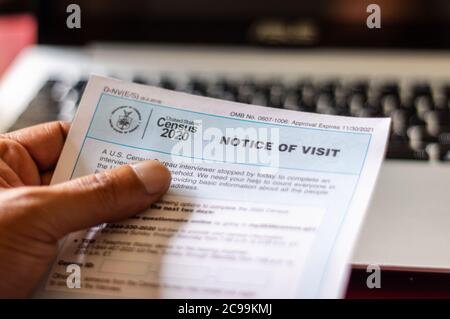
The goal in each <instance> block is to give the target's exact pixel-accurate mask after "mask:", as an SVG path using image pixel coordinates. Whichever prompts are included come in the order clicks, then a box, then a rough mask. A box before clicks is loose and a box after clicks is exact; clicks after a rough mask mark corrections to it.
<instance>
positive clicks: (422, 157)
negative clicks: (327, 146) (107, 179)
mask: <svg viewBox="0 0 450 319" xmlns="http://www.w3.org/2000/svg"><path fill="white" fill-rule="evenodd" d="M133 81H134V82H136V83H141V84H148V85H155V86H159V87H163V88H166V89H170V90H177V91H182V92H187V93H191V94H196V95H202V96H209V97H214V98H219V99H225V100H230V101H237V102H242V103H249V104H257V105H263V106H267V107H275V108H283V109H290V110H298V111H304V112H316V113H323V114H333V115H345V116H356V117H391V118H392V129H391V135H390V139H389V144H388V149H387V154H386V157H387V158H388V159H404V160H419V161H428V160H433V161H449V162H450V83H443V84H442V85H439V86H437V87H436V86H431V85H430V84H429V83H426V82H421V83H415V84H411V85H409V86H408V87H403V86H401V85H400V84H399V83H397V82H395V81H393V82H385V83H378V84H373V83H371V82H370V81H355V82H353V83H345V84H344V83H343V82H342V81H339V80H334V79H333V80H331V79H330V80H325V81H321V82H316V81H311V80H308V79H300V80H299V81H298V82H296V83H290V84H285V83H283V82H281V81H277V80H273V81H265V82H261V81H254V80H250V79H247V80H239V81H236V80H231V79H225V78H222V79H215V80H205V79H201V78H196V77H191V78H189V79H186V80H184V81H178V80H175V79H174V78H170V77H166V76H161V77H159V78H157V79H152V80H150V79H148V78H145V77H142V76H136V77H134V78H133ZM85 86H86V80H85V79H80V80H79V81H78V82H76V83H75V84H74V85H69V84H67V83H65V82H64V81H60V80H56V79H50V80H48V81H47V82H46V83H45V84H44V86H43V87H42V88H41V90H40V91H39V93H38V94H37V95H36V97H35V98H34V99H33V100H32V101H31V103H30V105H29V106H28V108H27V109H26V110H25V112H24V113H23V114H22V115H21V116H20V117H19V119H18V120H17V122H16V123H15V124H14V125H13V127H11V128H10V130H16V129H20V128H23V127H27V126H30V125H34V124H38V123H42V122H47V121H53V120H65V121H70V120H72V118H73V116H74V114H75V112H76V108H77V105H78V102H79V100H80V98H81V95H82V94H83V90H84V88H85Z"/></svg>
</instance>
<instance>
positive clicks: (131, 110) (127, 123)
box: [109, 105, 142, 134]
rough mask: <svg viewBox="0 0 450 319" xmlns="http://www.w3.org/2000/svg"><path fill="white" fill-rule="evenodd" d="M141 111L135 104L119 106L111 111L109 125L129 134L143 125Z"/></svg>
mask: <svg viewBox="0 0 450 319" xmlns="http://www.w3.org/2000/svg"><path fill="white" fill-rule="evenodd" d="M141 121H142V117H141V113H140V112H139V111H138V109H136V108H135V107H133V106H127V105H123V106H119V107H118V108H116V109H114V111H112V112H111V116H110V118H109V125H111V128H112V129H113V130H114V131H116V132H118V133H121V134H128V133H131V132H134V131H136V130H137V129H138V128H139V126H140V125H141Z"/></svg>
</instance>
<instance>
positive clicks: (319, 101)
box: [0, 0, 450, 272]
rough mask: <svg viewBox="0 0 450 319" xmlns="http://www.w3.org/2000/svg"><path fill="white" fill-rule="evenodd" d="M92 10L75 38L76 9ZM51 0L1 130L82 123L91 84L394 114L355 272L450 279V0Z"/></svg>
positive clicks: (9, 94) (3, 91)
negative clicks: (118, 82) (375, 7)
mask: <svg viewBox="0 0 450 319" xmlns="http://www.w3.org/2000/svg"><path fill="white" fill-rule="evenodd" d="M71 3H77V4H78V5H79V6H80V8H81V28H80V29H76V28H75V29H69V28H68V27H67V25H66V22H67V21H66V20H67V18H68V16H69V14H70V13H67V12H66V9H67V6H68V5H69V4H71ZM369 3H370V2H367V1H352V0H316V1H306V0H304V1H303V0H295V1H293V0H277V1H275V0H266V1H256V0H243V1H239V2H229V1H216V2H214V3H212V2H210V1H206V0H192V1H188V2H186V1H181V0H166V1H155V0H145V1H138V0H128V1H119V0H96V1H87V0H84V1H73V0H70V1H66V0H58V1H40V2H39V3H38V4H37V6H36V7H35V8H33V9H34V10H36V15H37V17H38V20H39V21H38V22H39V45H37V46H35V47H32V48H30V49H28V50H26V51H24V52H23V53H22V54H21V55H20V56H19V58H18V59H17V60H16V62H15V64H14V65H13V66H12V67H11V68H10V69H9V72H8V73H7V74H6V75H5V76H4V77H3V79H2V82H1V83H0V131H2V132H5V131H11V130H15V129H19V128H22V127H26V126H29V125H33V124H36V123H40V122H45V121H51V120H71V119H72V117H73V116H74V114H75V112H76V109H77V103H78V101H79V99H80V97H81V94H82V93H83V89H84V86H85V84H86V79H87V77H88V75H89V74H91V73H97V74H101V75H107V76H112V77H115V78H119V79H124V80H130V81H134V82H138V83H144V84H149V85H156V86H161V87H164V88H167V89H173V90H179V91H184V92H190V93H193V94H198V95H204V96H212V97H216V98H222V99H227V100H234V101H239V102H244V103H252V104H258V105H264V106H267V107H276V108H287V109H293V110H298V111H303V112H320V113H327V114H337V115H345V116H363V117H378V116H389V117H391V118H392V120H393V124H392V132H391V136H390V140H389V146H388V149H387V153H386V161H385V163H384V164H383V168H382V171H381V175H380V178H379V181H378V185H377V188H376V191H375V194H374V196H373V199H372V203H371V206H370V209H369V212H368V215H367V218H366V221H365V224H364V227H363V229H362V231H361V234H360V238H359V241H358V244H357V249H356V251H355V254H354V257H353V265H354V267H366V266H367V265H379V266H381V267H382V268H383V269H392V270H408V271H432V272H449V271H450V249H449V243H450V197H449V196H448V194H449V190H450V51H449V49H450V3H449V2H448V1H447V0H433V1H412V0H401V1H400V0H398V1H384V0H383V1H382V0H380V1H377V3H378V4H379V7H380V9H381V15H380V17H381V28H373V29H370V28H368V26H367V23H366V19H367V17H368V16H369V15H370V14H371V12H367V5H368V4H369Z"/></svg>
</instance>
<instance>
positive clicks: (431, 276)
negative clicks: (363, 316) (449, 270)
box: [346, 269, 450, 299]
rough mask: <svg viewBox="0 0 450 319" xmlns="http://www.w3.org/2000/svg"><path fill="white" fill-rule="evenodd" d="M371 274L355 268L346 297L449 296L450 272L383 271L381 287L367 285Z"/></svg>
mask: <svg viewBox="0 0 450 319" xmlns="http://www.w3.org/2000/svg"><path fill="white" fill-rule="evenodd" d="M369 275H370V274H369V273H367V272H366V271H365V270H360V269H353V270H352V274H351V277H350V282H349V285H348V288H347V293H346V298H350V299H359V298H449V299H450V274H444V273H419V272H403V271H387V270H382V271H381V288H379V289H369V288H368V287H367V286H366V280H367V277H368V276H369Z"/></svg>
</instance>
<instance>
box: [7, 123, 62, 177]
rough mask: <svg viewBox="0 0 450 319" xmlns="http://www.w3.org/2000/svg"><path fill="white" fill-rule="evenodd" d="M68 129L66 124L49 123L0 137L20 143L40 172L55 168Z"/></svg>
mask: <svg viewBox="0 0 450 319" xmlns="http://www.w3.org/2000/svg"><path fill="white" fill-rule="evenodd" d="M69 129H70V123H68V122H50V123H44V124H39V125H35V126H31V127H28V128H24V129H21V130H18V131H14V132H11V133H6V134H3V135H1V136H0V137H2V138H7V139H11V140H13V141H16V142H18V143H20V144H21V145H22V146H23V147H25V149H26V150H27V151H28V153H29V154H30V156H31V157H32V158H33V160H34V161H35V163H36V165H37V167H38V168H39V170H41V171H46V170H49V169H52V168H54V167H55V165H56V163H57V161H58V158H59V155H60V154H61V151H62V148H63V146H64V142H65V140H66V137H67V134H68V132H69Z"/></svg>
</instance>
